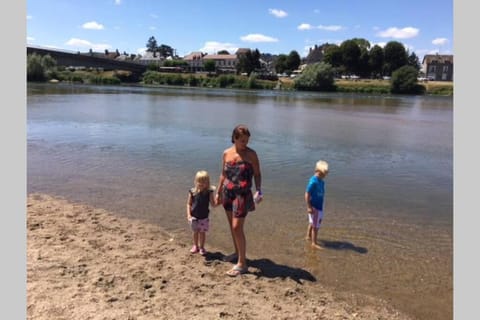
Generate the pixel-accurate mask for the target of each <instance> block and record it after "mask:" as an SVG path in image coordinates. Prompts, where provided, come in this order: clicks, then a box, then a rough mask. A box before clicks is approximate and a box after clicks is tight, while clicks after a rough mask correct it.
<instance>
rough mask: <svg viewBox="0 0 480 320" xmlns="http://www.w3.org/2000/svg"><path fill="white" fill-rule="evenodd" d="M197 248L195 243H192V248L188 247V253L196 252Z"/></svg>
mask: <svg viewBox="0 0 480 320" xmlns="http://www.w3.org/2000/svg"><path fill="white" fill-rule="evenodd" d="M198 251H199V250H198V247H197V246H196V245H193V247H192V249H190V253H197V252H198Z"/></svg>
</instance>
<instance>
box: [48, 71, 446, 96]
mask: <svg viewBox="0 0 480 320" xmlns="http://www.w3.org/2000/svg"><path fill="white" fill-rule="evenodd" d="M56 76H57V77H55V78H56V79H58V80H60V81H68V82H80V83H89V84H121V83H124V82H130V83H131V82H137V81H135V80H134V79H132V78H131V77H130V74H129V72H125V71H104V72H100V71H62V72H58V73H57V74H56ZM140 84H145V85H176V86H191V87H208V88H234V89H264V90H273V89H277V90H295V89H294V79H291V78H287V77H282V78H279V79H278V81H271V80H261V79H258V78H255V77H247V76H237V75H219V76H216V75H208V74H187V73H160V72H147V73H146V74H145V75H144V77H143V79H142V81H141V82H140ZM419 84H420V85H422V86H424V87H425V94H426V95H442V96H453V82H446V81H427V82H419ZM335 86H336V88H337V92H351V93H370V94H390V80H374V79H358V80H342V79H337V80H335Z"/></svg>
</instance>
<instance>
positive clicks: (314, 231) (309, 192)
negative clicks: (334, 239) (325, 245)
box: [305, 160, 328, 249]
mask: <svg viewBox="0 0 480 320" xmlns="http://www.w3.org/2000/svg"><path fill="white" fill-rule="evenodd" d="M327 174H328V163H327V162H326V161H323V160H320V161H318V162H317V163H316V165H315V174H314V175H313V176H312V177H310V180H309V181H308V184H307V188H306V191H305V202H306V203H307V212H308V222H309V224H308V229H307V239H308V240H310V241H312V247H314V248H315V249H322V247H321V246H320V245H319V244H318V242H317V235H318V229H319V228H320V224H321V223H322V218H323V198H324V196H325V181H324V180H323V179H324V178H325V177H326V176H327Z"/></svg>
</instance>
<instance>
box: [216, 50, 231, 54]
mask: <svg viewBox="0 0 480 320" xmlns="http://www.w3.org/2000/svg"><path fill="white" fill-rule="evenodd" d="M217 54H230V53H229V52H228V51H227V50H220V51H218V52H217Z"/></svg>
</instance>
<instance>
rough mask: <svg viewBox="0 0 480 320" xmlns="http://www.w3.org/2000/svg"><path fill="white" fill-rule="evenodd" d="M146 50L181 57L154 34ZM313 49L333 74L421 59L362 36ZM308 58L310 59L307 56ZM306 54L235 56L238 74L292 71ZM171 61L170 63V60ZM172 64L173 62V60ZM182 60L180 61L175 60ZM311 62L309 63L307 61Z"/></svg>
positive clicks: (394, 44) (387, 72) (416, 64)
mask: <svg viewBox="0 0 480 320" xmlns="http://www.w3.org/2000/svg"><path fill="white" fill-rule="evenodd" d="M146 46H147V51H149V52H153V53H154V56H156V54H159V56H161V57H164V58H166V57H172V58H174V59H178V60H180V61H181V59H180V57H178V56H176V55H175V49H173V48H172V47H170V46H169V45H166V44H161V45H160V46H159V45H158V42H157V40H156V39H155V37H154V36H151V37H150V38H149V39H148V41H147V44H146ZM313 50H314V51H316V50H318V51H320V55H319V60H317V61H313V62H321V61H323V62H325V63H327V64H329V65H331V66H332V67H333V71H334V73H335V75H336V76H339V75H357V76H360V77H362V78H381V77H383V76H391V75H392V73H393V71H395V70H397V69H398V68H400V67H402V66H405V65H408V66H412V67H413V68H415V69H416V70H417V71H419V70H420V61H419V58H418V56H417V55H416V54H415V52H413V51H412V52H409V50H407V49H406V48H405V46H404V45H403V44H402V43H400V42H398V41H390V42H388V43H387V44H386V45H385V46H384V47H381V46H379V45H374V46H371V44H370V42H369V41H368V40H366V39H363V38H353V39H349V40H345V41H343V42H342V43H341V44H340V45H337V44H330V43H324V44H322V45H321V46H315V48H314V49H313ZM217 54H220V55H221V54H230V53H229V52H228V51H227V50H221V51H219V52H218V53H217ZM260 59H262V60H264V62H266V63H267V64H268V65H269V67H268V69H269V70H265V66H262V64H261V63H260ZM310 60H311V59H310ZM309 62H310V61H309V57H306V58H303V59H302V58H301V57H300V55H299V53H298V52H297V51H295V50H292V51H290V53H289V54H279V55H271V54H262V53H260V51H259V50H258V49H254V50H250V49H249V50H247V51H246V52H245V53H243V54H241V55H239V56H238V62H237V65H236V72H237V74H240V73H247V74H249V75H250V73H252V72H254V71H257V72H265V71H273V70H274V71H275V72H276V73H286V74H291V73H292V72H293V71H294V70H297V69H298V68H299V66H300V65H301V64H305V63H309ZM313 62H312V63H313ZM170 64H172V63H170ZM173 64H175V63H173ZM176 64H177V65H179V64H181V63H180V62H177V63H176ZM309 64H310V63H309ZM205 67H206V68H208V69H209V70H206V71H213V70H211V69H212V68H213V69H214V64H213V67H212V63H211V62H210V63H207V62H206V66H205Z"/></svg>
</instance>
